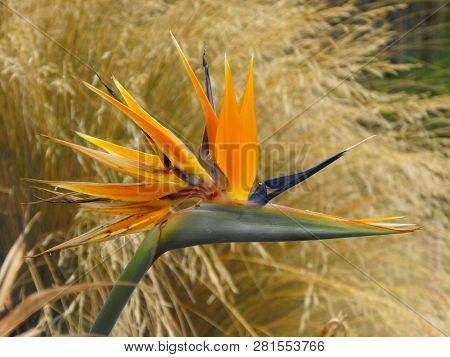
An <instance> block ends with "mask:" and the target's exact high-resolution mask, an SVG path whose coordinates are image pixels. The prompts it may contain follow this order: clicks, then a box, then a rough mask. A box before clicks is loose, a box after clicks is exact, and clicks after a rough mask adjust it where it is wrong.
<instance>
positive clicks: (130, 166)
mask: <svg viewBox="0 0 450 357" xmlns="http://www.w3.org/2000/svg"><path fill="white" fill-rule="evenodd" d="M43 136H44V137H45V138H47V139H49V140H52V141H54V142H56V143H58V144H61V145H64V146H67V147H69V148H71V149H72V150H75V151H77V152H80V153H82V154H84V155H86V156H88V157H90V158H92V159H94V160H96V161H98V162H100V163H102V164H103V165H105V166H108V167H110V168H112V169H113V170H116V171H118V172H121V173H123V174H125V175H128V176H131V177H134V178H137V179H142V180H145V181H149V182H153V181H154V182H164V181H173V182H178V183H180V184H183V182H184V181H182V180H181V179H180V178H179V177H178V176H176V175H175V174H173V173H170V172H168V171H164V170H163V169H155V168H154V167H152V166H148V165H146V164H145V162H144V161H137V160H131V159H127V158H125V157H122V156H118V155H116V154H108V153H105V152H102V151H98V150H93V149H89V148H86V147H83V146H80V145H76V144H73V143H69V142H67V141H64V140H59V139H55V138H52V137H50V136H47V135H43ZM94 139H95V138H94ZM123 149H125V148H123ZM152 156H154V155H152ZM142 159H143V160H145V159H146V157H142ZM150 159H152V158H150ZM157 160H158V162H159V158H157ZM152 161H153V160H152ZM151 164H154V161H153V162H151ZM186 187H187V185H186Z"/></svg>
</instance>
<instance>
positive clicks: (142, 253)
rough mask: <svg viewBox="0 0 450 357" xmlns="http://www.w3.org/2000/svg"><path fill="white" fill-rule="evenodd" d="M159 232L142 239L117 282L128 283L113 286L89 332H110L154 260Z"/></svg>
mask: <svg viewBox="0 0 450 357" xmlns="http://www.w3.org/2000/svg"><path fill="white" fill-rule="evenodd" d="M159 234H160V231H159V229H153V230H152V231H150V233H149V234H148V235H147V237H146V238H145V239H144V240H143V241H142V243H141V245H140V246H139V248H138V249H137V251H136V253H135V254H134V256H133V258H131V260H130V262H129V263H128V265H127V267H126V268H125V270H124V271H123V273H122V275H121V276H120V278H119V280H118V283H119V284H120V283H123V284H130V285H128V286H127V285H115V286H114V287H113V289H112V290H111V292H110V293H109V295H108V298H107V299H106V301H105V303H104V305H103V307H102V309H101V310H100V313H99V314H98V316H97V318H96V320H95V322H94V325H93V326H92V328H91V330H90V333H91V334H93V335H99V336H108V335H109V334H110V332H111V330H112V328H113V327H114V325H115V323H116V321H117V319H118V318H119V316H120V314H121V312H122V310H123V309H124V307H125V305H126V304H127V302H128V300H129V299H130V296H131V294H132V293H133V291H134V289H135V288H136V286H137V284H138V283H139V281H140V280H141V279H142V278H143V276H144V275H145V273H146V272H147V271H148V269H149V268H150V267H151V266H152V264H153V262H154V261H155V260H156V259H155V255H156V252H157V247H158V240H159ZM131 284H132V285H131Z"/></svg>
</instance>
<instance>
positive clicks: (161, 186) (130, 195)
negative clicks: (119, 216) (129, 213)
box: [31, 180, 185, 202]
mask: <svg viewBox="0 0 450 357" xmlns="http://www.w3.org/2000/svg"><path fill="white" fill-rule="evenodd" d="M31 181H33V182H38V183H44V184H47V185H50V186H54V187H60V188H64V189H66V190H70V191H74V192H79V193H83V194H86V195H91V196H96V197H101V198H109V199H112V200H118V201H130V202H146V201H152V200H156V199H158V198H161V197H164V196H167V195H170V194H172V193H175V192H177V191H179V190H181V189H183V188H185V186H183V185H180V184H179V183H177V182H154V183H146V184H144V183H94V182H69V181H46V180H31Z"/></svg>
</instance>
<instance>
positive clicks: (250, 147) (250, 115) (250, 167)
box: [239, 57, 259, 190]
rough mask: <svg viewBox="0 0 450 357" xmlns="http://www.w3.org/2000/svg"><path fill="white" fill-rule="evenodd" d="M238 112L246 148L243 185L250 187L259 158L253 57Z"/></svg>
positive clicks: (253, 180)
mask: <svg viewBox="0 0 450 357" xmlns="http://www.w3.org/2000/svg"><path fill="white" fill-rule="evenodd" d="M239 114H240V116H241V121H242V122H243V123H244V124H243V126H244V133H243V134H242V140H243V141H242V142H243V144H244V145H245V148H246V150H245V152H244V153H243V156H244V168H245V175H244V180H245V181H244V182H245V187H249V188H250V189H251V188H252V186H253V183H254V182H255V179H256V173H257V171H258V159H259V158H258V156H259V150H258V134H257V130H256V115H255V96H254V85H253V57H252V59H251V60H250V67H249V70H248V77H247V84H246V86H245V90H244V93H243V95H242V98H241V101H240V103H239ZM250 189H249V190H250Z"/></svg>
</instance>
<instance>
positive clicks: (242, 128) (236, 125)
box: [215, 62, 257, 200]
mask: <svg viewBox="0 0 450 357" xmlns="http://www.w3.org/2000/svg"><path fill="white" fill-rule="evenodd" d="M250 69H251V68H250ZM251 73H252V72H251V70H250V72H249V81H248V83H247V88H246V90H245V93H244V95H243V100H242V104H241V107H242V108H241V111H242V114H241V113H240V112H239V108H238V104H237V102H236V94H235V91H234V87H233V79H232V77H231V70H230V66H229V64H228V62H226V63H225V93H224V97H223V102H222V109H221V113H220V119H219V127H218V129H217V135H216V145H215V158H216V161H217V164H218V166H219V168H220V169H221V170H222V172H223V173H224V174H225V176H226V177H227V178H228V185H229V187H228V192H229V194H230V196H231V197H233V198H235V199H238V200H246V199H247V198H248V193H249V191H250V190H251V188H252V185H253V182H254V180H255V176H256V161H255V160H256V156H257V150H256V147H257V146H256V140H255V137H256V128H255V118H254V112H253V109H252V105H253V80H252V75H251Z"/></svg>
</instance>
